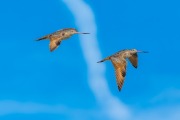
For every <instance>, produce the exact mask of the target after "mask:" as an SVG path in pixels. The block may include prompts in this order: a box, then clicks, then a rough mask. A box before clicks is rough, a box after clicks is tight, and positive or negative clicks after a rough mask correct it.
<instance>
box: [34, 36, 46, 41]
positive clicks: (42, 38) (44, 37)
mask: <svg viewBox="0 0 180 120" xmlns="http://www.w3.org/2000/svg"><path fill="white" fill-rule="evenodd" d="M48 38H49V35H46V36H43V37H41V38H38V39H37V40H36V41H40V40H44V39H48Z"/></svg>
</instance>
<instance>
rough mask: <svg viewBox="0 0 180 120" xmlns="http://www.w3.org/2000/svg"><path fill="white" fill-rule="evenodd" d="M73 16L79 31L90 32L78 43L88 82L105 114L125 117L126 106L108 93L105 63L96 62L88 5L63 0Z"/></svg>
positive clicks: (77, 0)
mask: <svg viewBox="0 0 180 120" xmlns="http://www.w3.org/2000/svg"><path fill="white" fill-rule="evenodd" d="M63 1H64V3H65V4H66V5H67V7H68V8H69V9H70V10H71V12H72V14H73V15H74V17H75V20H76V25H77V27H78V30H79V31H84V32H90V33H91V34H90V35H86V36H80V44H81V47H82V51H83V54H84V57H85V60H86V63H87V66H88V76H89V79H88V83H89V87H90V89H91V90H92V92H93V94H94V95H95V97H96V99H97V101H98V102H99V104H100V105H101V106H102V109H103V110H104V113H105V115H108V117H109V118H111V119H118V120H119V119H125V118H127V117H128V116H129V115H130V111H129V109H128V107H127V106H126V105H125V104H123V103H122V102H121V101H120V100H119V99H118V98H116V97H115V96H113V95H112V94H111V93H110V90H109V88H108V85H107V82H106V81H107V80H106V79H105V75H104V74H105V65H104V64H97V63H96V62H97V61H98V60H100V59H102V58H101V52H100V50H99V47H98V40H97V36H96V35H97V25H96V22H95V16H94V13H93V11H92V10H91V8H90V6H89V5H88V4H86V3H85V2H84V1H83V0H63Z"/></svg>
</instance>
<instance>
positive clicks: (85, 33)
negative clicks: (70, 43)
mask: <svg viewBox="0 0 180 120" xmlns="http://www.w3.org/2000/svg"><path fill="white" fill-rule="evenodd" d="M75 34H90V33H84V32H76V33H75Z"/></svg>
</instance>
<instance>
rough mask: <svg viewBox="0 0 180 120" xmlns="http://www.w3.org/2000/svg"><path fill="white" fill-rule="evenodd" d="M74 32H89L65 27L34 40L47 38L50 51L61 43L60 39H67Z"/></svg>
mask: <svg viewBox="0 0 180 120" xmlns="http://www.w3.org/2000/svg"><path fill="white" fill-rule="evenodd" d="M74 34H89V33H83V32H78V31H77V30H76V29H74V28H65V29H62V30H58V31H56V32H54V33H51V34H48V35H45V36H43V37H41V38H39V39H37V40H36V41H40V40H45V39H49V40H50V43H49V48H50V51H51V52H52V51H53V50H55V49H56V48H57V47H58V46H59V45H60V44H61V42H62V40H65V39H68V38H70V37H71V36H72V35H74Z"/></svg>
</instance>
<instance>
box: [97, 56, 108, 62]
mask: <svg viewBox="0 0 180 120" xmlns="http://www.w3.org/2000/svg"><path fill="white" fill-rule="evenodd" d="M106 60H110V57H106V58H104V59H103V60H101V61H98V62H97V63H101V62H104V61H106Z"/></svg>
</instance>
